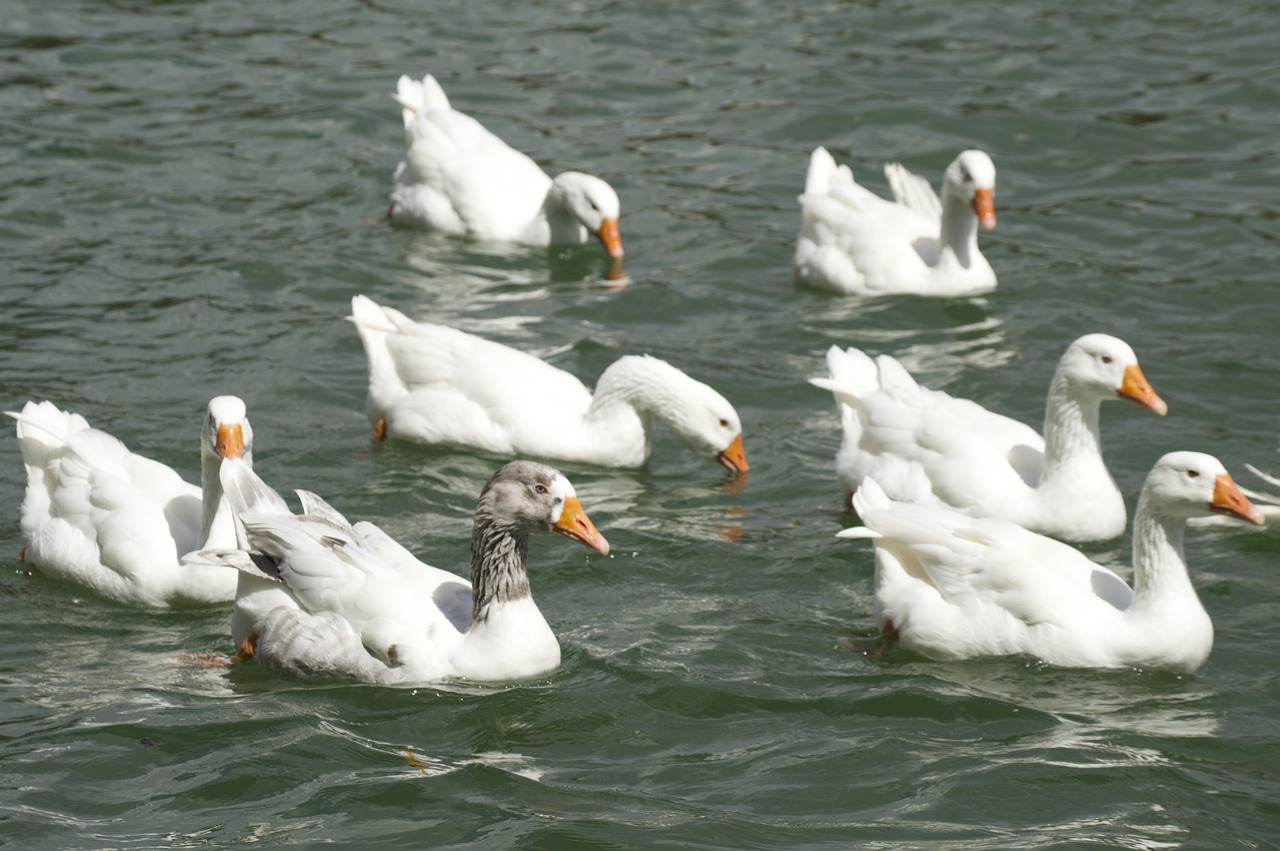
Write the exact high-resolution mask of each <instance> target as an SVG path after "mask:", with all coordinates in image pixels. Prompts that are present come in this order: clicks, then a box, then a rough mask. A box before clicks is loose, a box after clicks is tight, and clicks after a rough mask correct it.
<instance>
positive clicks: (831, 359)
mask: <svg viewBox="0 0 1280 851" xmlns="http://www.w3.org/2000/svg"><path fill="white" fill-rule="evenodd" d="M827 370H828V371H829V372H830V376H829V377H822V378H810V379H809V383H810V384H812V385H814V386H815V387H821V388H823V389H824V390H830V391H831V392H832V393H833V394H835V397H836V401H837V402H842V403H844V404H845V405H848V406H850V407H857V405H858V400H859V399H861V398H862V397H864V396H866V395H868V394H870V393H873V392H875V391H876V390H878V389H880V372H879V370H877V368H876V362H875V361H874V360H872V359H871V358H870V357H869V356H868V355H866V354H865V353H864V352H862V351H859V350H858V349H855V348H852V347H850V348H848V349H841V348H840V347H839V346H832V347H831V348H830V349H828V350H827Z"/></svg>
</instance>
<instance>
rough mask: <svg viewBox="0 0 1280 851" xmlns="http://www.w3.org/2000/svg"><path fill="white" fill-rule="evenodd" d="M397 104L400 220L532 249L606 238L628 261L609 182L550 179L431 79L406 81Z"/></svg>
mask: <svg viewBox="0 0 1280 851" xmlns="http://www.w3.org/2000/svg"><path fill="white" fill-rule="evenodd" d="M395 99H396V101H397V102H398V103H399V104H400V107H401V112H402V116H403V118H404V135H405V146H406V151H405V155H404V159H402V160H401V161H400V164H399V165H398V166H397V167H396V172H395V185H394V187H393V188H392V190H391V208H390V213H389V214H390V216H391V219H392V220H393V221H396V222H407V223H411V224H417V225H422V226H425V227H429V228H433V229H435V230H440V231H444V232H445V233H452V234H459V235H469V236H473V237H476V238H478V239H486V240H496V241H501V242H517V243H524V244H526V245H558V244H565V243H568V244H578V243H584V242H587V241H588V240H590V239H598V240H600V242H601V244H603V245H604V247H605V249H606V250H607V251H608V252H609V255H610V256H611V257H613V258H615V259H616V258H620V257H622V253H623V252H622V238H621V236H620V234H619V230H618V217H619V215H620V213H621V204H620V202H619V201H618V195H617V193H616V192H614V190H613V187H611V186H610V185H609V184H608V183H606V182H605V181H603V180H601V179H600V178H598V177H595V176H593V175H590V174H583V173H581V172H576V171H567V172H563V173H561V174H558V175H556V177H555V179H554V180H553V179H552V178H550V177H547V175H546V173H545V172H543V170H542V169H541V168H539V167H538V164H537V163H535V162H534V161H533V160H531V159H530V158H529V157H528V156H526V155H525V154H523V153H521V152H520V151H517V150H515V149H514V148H512V147H511V146H509V145H508V144H507V143H506V142H503V141H502V140H501V139H499V138H498V137H497V136H495V135H494V134H493V133H491V132H489V131H488V130H486V129H485V127H484V126H483V125H482V124H480V122H479V121H476V120H475V119H474V118H472V117H471V116H469V115H465V114H463V113H461V112H458V111H457V110H455V109H453V107H451V106H450V105H449V99H448V97H446V96H445V93H444V90H443V89H441V88H440V84H439V83H438V82H436V79H435V78H434V77H432V76H431V75H430V74H428V75H427V76H425V77H423V78H422V80H421V81H418V80H413V79H411V78H409V77H408V76H402V77H401V78H400V80H399V83H398V84H397V86H396V94H395Z"/></svg>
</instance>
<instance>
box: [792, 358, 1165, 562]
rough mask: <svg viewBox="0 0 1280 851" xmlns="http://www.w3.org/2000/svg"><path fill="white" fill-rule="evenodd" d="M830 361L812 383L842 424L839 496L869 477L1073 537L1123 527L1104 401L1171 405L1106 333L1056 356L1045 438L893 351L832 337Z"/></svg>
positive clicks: (920, 498) (932, 501)
mask: <svg viewBox="0 0 1280 851" xmlns="http://www.w3.org/2000/svg"><path fill="white" fill-rule="evenodd" d="M827 366H828V369H829V371H830V376H829V377H822V378H813V379H810V383H812V384H814V385H815V386H817V387H821V388H824V389H827V390H830V391H832V393H833V394H834V395H835V398H836V406H837V408H838V410H839V413H840V421H841V426H842V430H843V439H842V442H841V446H840V450H839V452H838V453H837V455H836V472H837V475H838V477H839V479H840V483H841V484H842V485H843V487H844V490H845V494H846V497H848V496H850V495H852V493H853V492H854V491H855V490H857V488H858V486H859V485H860V484H861V483H862V482H863V481H864V480H865V479H866V478H867V477H873V478H875V479H876V481H877V482H879V483H880V486H881V487H883V488H884V490H885V492H886V493H888V494H889V495H890V496H891V497H892V498H894V499H899V500H905V501H909V502H920V503H924V504H928V505H945V506H950V507H952V508H955V509H957V510H959V511H962V512H964V513H965V514H969V515H972V516H975V517H1004V518H1006V519H1008V520H1012V521H1013V522H1015V523H1018V524H1020V525H1022V526H1025V527H1027V528H1028V529H1031V530H1033V531H1036V532H1041V533H1044V534H1046V535H1052V536H1053V537H1056V538H1062V539H1064V540H1068V541H1098V540H1108V539H1110V538H1114V537H1116V536H1117V535H1120V534H1121V533H1123V532H1124V527H1125V522H1126V512H1125V506H1124V497H1123V496H1122V495H1121V493H1120V489H1119V488H1118V487H1117V486H1116V483H1115V480H1114V479H1113V478H1112V477H1111V474H1110V473H1109V472H1108V471H1107V466H1106V462H1105V461H1104V460H1103V457H1102V438H1101V435H1100V433H1099V428H1098V415H1099V408H1100V406H1101V404H1102V402H1104V401H1105V400H1107V399H1125V400H1128V401H1131V402H1134V403H1136V404H1138V405H1141V406H1142V407H1144V408H1146V409H1147V410H1150V411H1153V412H1155V413H1156V414H1159V415H1161V416H1163V415H1164V414H1165V413H1167V412H1168V405H1166V404H1165V402H1164V400H1163V399H1161V398H1160V397H1159V396H1158V395H1156V392H1155V390H1154V389H1152V387H1151V384H1150V383H1149V382H1148V381H1147V379H1146V377H1145V376H1144V375H1143V373H1142V369H1141V367H1139V365H1138V358H1137V356H1136V355H1135V354H1134V352H1133V349H1132V348H1131V347H1130V346H1129V344H1128V343H1125V342H1124V341H1123V340H1120V339H1118V338H1116V337H1112V336H1110V335H1107V334H1086V335H1085V336H1083V337H1080V338H1079V339H1077V340H1075V341H1074V342H1073V343H1072V344H1071V345H1070V346H1068V347H1067V350H1066V352H1064V353H1063V355H1062V358H1061V359H1060V360H1059V361H1058V367H1057V369H1056V371H1055V372H1054V375H1053V379H1052V381H1051V382H1050V384H1049V393H1048V398H1047V400H1046V402H1045V416H1044V436H1043V437H1041V435H1040V434H1038V433H1037V432H1036V430H1035V429H1033V428H1031V427H1030V426H1027V425H1024V424H1023V423H1020V422H1018V421H1017V420H1013V419H1010V418H1008V417H1005V416H1003V415H1001V414H997V413H994V412H992V411H989V410H987V409H986V408H984V407H982V406H981V405H979V404H978V403H976V402H973V401H970V400H968V399H959V398H955V397H953V396H950V395H948V394H947V393H944V392H942V391H940V390H929V389H926V388H924V387H921V386H920V385H919V384H917V383H916V381H915V379H914V378H912V377H911V374H910V373H909V372H907V370H906V368H905V367H903V366H902V364H901V363H899V362H898V361H897V360H896V359H895V358H893V357H892V356H890V355H880V356H878V357H876V358H874V359H873V358H871V357H870V356H868V355H867V354H865V353H864V352H862V351H860V350H858V349H855V348H849V349H846V350H843V351H842V350H841V349H840V348H839V347H838V346H832V347H831V348H830V349H829V350H828V351H827ZM846 504H848V503H847V502H846Z"/></svg>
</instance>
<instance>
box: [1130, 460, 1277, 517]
mask: <svg viewBox="0 0 1280 851" xmlns="http://www.w3.org/2000/svg"><path fill="white" fill-rule="evenodd" d="M1142 496H1143V499H1145V500H1146V501H1147V502H1148V503H1149V504H1150V505H1151V506H1152V507H1153V508H1154V509H1155V510H1156V511H1158V512H1159V513H1160V514H1162V515H1165V516H1169V517H1180V518H1184V519H1189V518H1191V517H1203V516H1206V515H1209V514H1225V515H1227V516H1229V517H1235V518H1238V519H1240V520H1244V521H1245V522H1247V523H1252V524H1254V525H1256V526H1261V525H1262V524H1263V523H1264V522H1265V519H1264V518H1263V516H1262V512H1261V511H1259V510H1258V509H1257V508H1256V507H1255V506H1254V505H1253V503H1251V502H1250V501H1249V500H1248V499H1247V498H1246V497H1245V495H1244V494H1243V493H1241V492H1240V488H1238V487H1237V486H1236V483H1235V482H1234V481H1232V479H1231V475H1230V474H1229V473H1228V472H1227V469H1226V468H1225V467H1223V466H1222V462H1221V461H1219V460H1218V459H1217V458H1214V457H1213V456H1212V455H1206V454H1204V453H1203V452H1170V453H1169V454H1168V455H1165V456H1164V457H1162V458H1161V459H1160V460H1159V461H1157V462H1156V465H1155V467H1154V468H1152V470H1151V473H1150V474H1149V475H1148V476H1147V481H1146V483H1145V484H1143V486H1142Z"/></svg>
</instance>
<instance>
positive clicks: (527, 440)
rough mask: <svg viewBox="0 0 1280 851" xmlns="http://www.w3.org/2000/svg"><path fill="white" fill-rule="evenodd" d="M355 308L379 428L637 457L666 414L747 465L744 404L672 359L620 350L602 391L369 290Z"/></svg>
mask: <svg viewBox="0 0 1280 851" xmlns="http://www.w3.org/2000/svg"><path fill="white" fill-rule="evenodd" d="M351 314H352V316H351V320H352V321H353V322H354V323H355V326H356V329H357V330H358V331H359V333H360V340H361V342H362V343H363V344H364V350H365V355H366V357H367V358H368V363H369V397H368V413H369V420H370V422H372V423H373V424H374V426H375V433H376V434H377V435H378V436H379V437H382V436H387V437H394V438H402V439H405V440H412V441H417V442H419V443H432V444H434V443H444V444H457V445H461V446H472V447H476V448H479V449H484V450H487V451H489V452H493V453H497V454H502V455H533V456H541V457H544V458H557V459H561V460H568V461H579V462H585V463H591V464H602V465H605V466H609V467H638V466H640V465H642V464H643V463H644V462H645V460H646V459H647V458H648V457H649V450H650V443H651V431H652V423H651V420H652V419H654V418H656V419H660V420H662V421H663V422H665V423H666V424H667V425H668V426H670V427H671V429H672V431H674V432H675V433H676V435H677V436H678V437H679V438H680V439H681V440H683V441H684V442H685V444H686V445H688V446H689V447H690V448H691V449H693V450H694V451H695V452H697V453H698V454H700V455H704V456H707V457H711V458H716V459H718V460H719V461H720V462H721V463H723V464H724V465H725V466H727V467H729V468H730V469H733V470H746V469H747V460H746V455H745V453H744V451H743V448H742V423H741V421H740V420H739V418H738V412H737V411H735V410H734V408H733V406H732V405H731V404H729V402H728V401H727V400H726V399H725V398H724V397H723V396H721V395H720V394H719V393H717V392H716V391H715V390H713V389H712V388H710V387H708V386H707V385H706V384H703V383H702V382H700V381H695V380H694V379H692V378H690V377H689V376H688V375H686V374H685V373H683V372H681V371H680V370H678V369H676V368H675V367H673V366H671V365H670V364H668V363H666V362H665V361H662V360H658V359H657V358H653V357H648V356H644V355H640V356H635V355H633V356H628V357H623V358H620V359H619V360H618V361H616V362H615V363H614V364H612V365H611V366H610V367H609V368H608V369H606V370H605V371H604V373H603V374H602V375H601V376H600V379H599V381H597V382H596V387H595V392H594V393H593V392H592V391H590V390H588V389H587V388H586V387H585V386H584V385H583V384H582V382H581V381H579V380H578V379H577V378H575V377H574V376H573V375H570V374H569V373H567V372H565V371H564V370H561V369H557V368H556V367H554V366H552V365H550V364H548V363H546V362H544V361H542V360H539V359H538V358H536V357H534V356H532V355H529V354H527V353H525V352H521V351H517V350H516V349H512V348H509V347H507V346H503V345H501V344H499V343H495V342H492V341H490V340H485V339H483V338H481V337H476V336H474V335H472V334H467V333H464V332H462V331H458V330H455V329H453V328H447V327H445V326H443V325H432V324H428V323H422V322H414V321H413V320H411V319H409V318H408V317H406V316H405V315H404V314H403V313H401V312H400V311H398V310H394V309H392V308H389V307H381V306H379V305H377V304H375V303H374V302H373V301H372V300H371V299H369V298H366V297H365V296H356V297H355V298H354V299H352V301H351Z"/></svg>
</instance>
